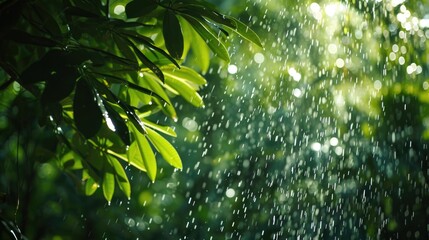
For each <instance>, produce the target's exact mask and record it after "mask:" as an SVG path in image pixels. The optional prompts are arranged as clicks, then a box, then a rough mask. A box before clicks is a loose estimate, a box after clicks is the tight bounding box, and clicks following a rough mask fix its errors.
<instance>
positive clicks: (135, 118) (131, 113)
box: [118, 100, 146, 134]
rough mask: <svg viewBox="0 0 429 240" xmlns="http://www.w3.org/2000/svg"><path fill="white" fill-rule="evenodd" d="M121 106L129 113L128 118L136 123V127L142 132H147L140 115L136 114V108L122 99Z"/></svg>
mask: <svg viewBox="0 0 429 240" xmlns="http://www.w3.org/2000/svg"><path fill="white" fill-rule="evenodd" d="M118 104H119V106H120V107H121V108H122V109H123V110H124V111H125V114H127V116H128V119H129V120H130V121H131V123H132V124H133V125H134V127H135V128H136V129H137V130H138V131H139V132H140V133H141V134H146V129H145V127H144V124H143V122H142V121H141V119H140V118H139V116H138V115H137V114H136V112H135V111H134V109H133V108H132V107H130V106H129V105H128V104H127V103H124V102H122V101H120V100H118Z"/></svg>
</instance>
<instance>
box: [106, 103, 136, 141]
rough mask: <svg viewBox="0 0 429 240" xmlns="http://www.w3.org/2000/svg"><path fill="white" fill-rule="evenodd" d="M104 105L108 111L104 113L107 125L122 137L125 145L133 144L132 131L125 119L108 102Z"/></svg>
mask: <svg viewBox="0 0 429 240" xmlns="http://www.w3.org/2000/svg"><path fill="white" fill-rule="evenodd" d="M104 107H105V109H106V112H107V114H104V118H105V120H106V123H107V126H108V127H109V129H110V130H112V131H113V132H114V133H116V134H117V135H118V136H119V137H120V138H121V140H122V141H123V142H124V143H125V145H127V146H129V145H130V144H131V140H130V131H129V130H128V127H127V124H126V123H125V121H124V119H123V118H122V117H121V115H120V114H119V113H118V112H116V111H115V110H114V109H113V108H112V107H111V106H110V105H109V104H108V103H107V102H104Z"/></svg>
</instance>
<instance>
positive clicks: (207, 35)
mask: <svg viewBox="0 0 429 240" xmlns="http://www.w3.org/2000/svg"><path fill="white" fill-rule="evenodd" d="M183 16H184V17H185V19H186V20H187V21H188V22H189V23H190V24H191V26H192V27H193V28H194V29H195V31H196V32H197V33H198V34H199V35H200V36H201V37H202V38H203V39H204V40H205V42H206V44H207V45H208V46H209V47H210V49H211V50H212V51H213V52H214V53H215V54H216V55H217V56H218V57H220V58H221V59H223V60H225V61H227V62H229V61H230V59H229V53H228V50H227V49H226V47H225V46H224V45H223V43H221V42H220V40H219V39H218V37H217V36H216V35H215V34H214V33H213V32H212V31H213V30H211V29H210V27H209V26H207V25H205V24H203V23H202V22H201V21H200V20H197V19H196V18H194V17H192V16H189V15H183Z"/></svg>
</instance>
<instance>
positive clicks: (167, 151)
mask: <svg viewBox="0 0 429 240" xmlns="http://www.w3.org/2000/svg"><path fill="white" fill-rule="evenodd" d="M147 134H148V137H149V140H150V142H151V143H152V144H153V146H155V148H156V150H157V151H158V152H159V153H160V154H161V155H162V157H163V158H164V160H165V161H167V162H168V163H169V164H170V165H171V166H173V167H175V168H179V169H182V160H181V159H180V156H179V154H178V153H177V151H176V149H175V148H174V147H173V146H172V145H171V144H170V143H169V142H168V141H167V140H165V138H163V137H162V136H161V135H159V134H158V133H157V132H155V131H154V130H152V129H149V128H148V129H147Z"/></svg>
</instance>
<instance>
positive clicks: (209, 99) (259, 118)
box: [0, 0, 429, 239]
mask: <svg viewBox="0 0 429 240" xmlns="http://www.w3.org/2000/svg"><path fill="white" fill-rule="evenodd" d="M126 2H127V1H111V12H112V13H114V12H115V11H116V10H117V11H118V12H119V10H120V9H122V8H121V7H118V6H122V7H123V10H122V11H125V12H126V13H127V14H131V15H132V16H133V14H146V11H149V10H151V9H152V10H153V9H155V8H154V7H155V6H154V3H153V1H141V2H140V3H138V2H139V1H136V0H134V1H132V2H131V3H129V4H130V5H126ZM163 2H168V1H161V3H163ZM183 2H186V1H183ZM195 2H200V1H195ZM212 2H213V4H214V5H216V6H217V8H218V9H220V10H219V11H216V13H213V12H212V13H210V14H208V13H207V14H205V15H204V14H201V16H202V17H203V18H204V19H206V20H209V21H212V22H213V21H214V22H216V23H218V24H220V25H222V29H221V30H219V29H217V31H219V35H214V36H215V37H216V36H217V37H219V38H218V39H223V38H227V39H228V41H226V42H223V41H222V42H221V43H222V45H223V47H221V48H216V46H219V44H218V43H217V42H216V40H215V39H213V38H212V37H213V34H212V35H210V33H211V32H210V31H208V32H204V29H206V28H205V27H206V25H205V24H207V23H203V24H198V23H195V22H193V21H195V19H199V18H196V17H195V16H194V15H193V14H198V13H199V11H201V8H194V7H191V8H189V9H187V10H180V7H179V8H178V9H179V10H177V11H179V12H180V13H177V14H176V15H174V14H173V15H172V12H171V10H167V11H166V12H165V14H163V15H162V18H161V19H162V21H165V22H167V23H168V24H167V26H164V27H161V28H159V33H160V34H161V33H162V34H163V35H165V36H170V37H168V38H169V39H171V38H174V39H177V38H178V39H180V33H178V32H177V31H168V29H169V28H170V27H171V28H175V27H174V26H177V24H178V23H179V24H180V25H181V26H182V30H183V31H182V33H183V39H186V36H189V34H194V35H192V36H194V38H193V40H192V41H191V42H190V43H189V45H187V44H186V41H185V42H184V45H183V46H184V48H183V49H182V48H180V46H177V45H175V43H176V42H175V41H170V42H168V41H167V40H166V42H165V43H163V42H161V45H157V44H158V43H157V42H156V39H155V43H156V44H155V46H162V49H164V50H163V51H166V52H168V53H169V54H171V56H172V57H173V59H175V58H176V57H177V56H180V55H181V53H182V52H187V50H190V52H189V54H188V56H187V57H186V58H185V57H183V59H184V62H183V64H185V66H188V67H190V69H194V70H196V71H199V72H200V73H201V75H202V76H204V78H205V79H206V80H207V84H206V82H205V81H204V82H203V80H202V78H198V79H200V80H199V81H198V82H195V83H194V84H199V85H204V87H203V88H202V89H201V90H199V91H198V95H199V96H201V101H200V100H199V99H197V101H194V100H195V98H192V97H185V96H189V95H187V91H186V90H185V89H187V88H180V85H174V84H175V83H177V82H176V81H175V80H180V79H183V78H182V77H181V75H176V78H174V77H171V76H172V74H174V73H175V71H174V69H175V68H176V66H174V64H172V63H171V61H170V62H169V59H166V61H165V63H167V64H169V65H168V68H167V67H164V68H160V69H161V70H162V71H163V76H164V78H165V79H164V83H165V84H168V85H170V86H172V88H173V93H176V92H178V93H179V94H180V95H182V96H183V98H174V99H173V98H172V99H171V101H170V99H166V101H170V102H171V104H170V105H168V106H171V107H174V109H177V110H178V112H180V113H181V114H178V116H177V122H174V121H171V120H167V119H168V117H169V116H170V117H171V115H168V113H170V114H171V109H168V108H166V109H164V110H160V111H161V112H164V113H165V116H167V117H164V116H163V115H162V114H158V115H153V116H152V115H151V116H146V115H141V116H144V117H148V118H147V120H145V121H143V123H144V124H148V122H149V124H150V123H151V122H152V123H159V122H165V123H168V124H171V125H172V126H174V129H175V134H174V135H177V136H178V137H176V138H175V139H174V140H171V145H172V146H174V147H175V149H176V150H177V152H178V155H180V158H181V159H182V161H181V162H180V163H181V165H179V162H177V161H175V160H174V159H177V158H175V157H174V156H176V155H175V153H174V152H173V151H172V150H171V149H172V147H170V146H169V145H168V146H167V147H165V148H164V149H165V151H162V150H161V151H155V152H157V153H156V155H155V156H147V157H148V158H153V157H154V158H158V157H161V156H162V158H163V159H165V160H166V161H156V163H157V167H156V169H157V170H156V181H155V182H152V181H151V179H152V177H150V175H149V177H148V176H146V175H145V174H141V172H140V170H141V169H143V166H146V165H143V166H141V167H140V168H141V169H139V167H138V166H139V165H137V168H136V167H132V166H126V165H124V167H123V169H124V174H126V176H128V178H129V183H130V186H131V189H132V192H130V199H127V198H126V197H124V196H123V194H122V195H121V194H119V192H118V191H115V192H114V193H109V192H108V191H107V192H106V191H104V192H103V191H97V192H95V193H94V196H92V197H86V196H85V195H84V194H82V193H80V192H78V191H77V189H78V188H76V185H75V184H74V182H73V181H74V180H76V181H77V182H81V179H80V178H78V179H75V178H74V177H73V175H71V176H70V175H69V174H70V172H69V171H64V164H66V163H67V161H65V162H64V161H63V162H62V165H58V163H57V161H47V160H48V159H50V158H53V157H54V156H55V155H56V154H53V153H58V147H57V144H58V143H57V142H55V141H54V142H52V137H50V135H46V133H45V131H43V129H41V127H40V125H39V123H37V122H34V121H32V119H31V117H32V116H33V112H34V111H31V110H32V109H38V108H39V107H38V104H39V103H38V102H34V101H29V100H28V98H13V97H11V96H10V95H5V94H3V95H2V102H3V103H4V104H2V105H1V108H2V113H3V115H1V116H0V128H1V129H2V134H1V135H0V141H2V142H5V147H4V148H2V150H1V151H0V157H1V159H12V161H2V164H3V166H4V167H3V166H2V169H5V170H4V172H5V174H2V176H1V177H0V180H1V184H2V185H1V186H2V193H3V192H4V193H6V194H5V195H4V196H3V195H2V208H1V211H2V213H3V212H5V213H6V214H7V215H5V216H7V217H8V218H5V219H2V223H3V225H4V226H5V229H11V230H12V231H13V232H17V230H18V228H20V229H21V231H22V232H23V233H24V235H26V236H29V237H31V238H35V239H45V238H46V239H48V238H54V237H55V238H57V239H76V238H95V239H98V238H102V239H104V238H106V239H313V238H314V239H427V238H428V237H429V230H428V229H429V221H428V219H429V204H428V203H429V186H428V184H429V180H428V179H429V162H428V161H429V159H428V158H429V149H428V148H429V146H428V144H429V140H428V139H429V130H428V126H429V108H428V103H429V97H428V96H429V95H428V91H429V65H428V59H427V58H428V56H429V55H428V54H429V50H428V47H429V45H428V44H429V41H427V38H429V19H428V14H429V5H428V4H427V3H426V2H425V1H403V0H389V1H377V0H374V1H359V0H356V1H352V0H341V1H334V0H332V1H328V0H326V1H309V0H300V1H286V0H268V1H261V0H259V1H212ZM136 4H146V5H145V6H144V8H143V7H140V8H139V7H130V6H133V5H136ZM214 5H212V4H207V5H206V6H205V7H206V8H212V7H214ZM127 6H128V7H127ZM115 9H116V10H115ZM118 9H119V10H118ZM152 10H151V11H152ZM142 11H143V12H142ZM218 12H225V13H228V15H230V16H234V18H232V17H229V18H228V20H225V18H222V19H219V15H218ZM177 15H178V16H179V17H178V18H177ZM175 16H176V18H175ZM237 19H239V20H240V22H242V23H244V24H246V25H248V26H250V27H251V29H253V30H255V32H256V33H257V34H258V35H259V36H260V38H261V42H262V45H263V48H261V47H260V46H258V45H259V44H252V43H251V41H253V42H255V43H258V42H259V40H257V39H256V38H255V35H254V34H253V33H250V35H249V34H247V35H246V31H245V29H246V28H244V27H242V26H241V25H239V24H237ZM85 21H88V22H91V19H89V18H88V19H86V20H85ZM177 21H178V22H177ZM184 22H187V23H189V24H190V25H192V26H194V25H196V26H197V27H196V28H195V31H192V32H191V33H186V30H185V29H186V27H189V26H188V25H186V26H185V25H183V23H184ZM149 23H150V22H148V23H147V24H149ZM234 26H235V27H236V28H235V30H234V29H230V28H231V27H234ZM147 27H148V26H142V27H141V29H147ZM213 29H216V28H213ZM239 29H242V31H241V34H237V33H236V32H237V31H239ZM188 30H189V29H188ZM224 30H225V31H229V33H228V36H227V35H226V34H224V33H223V31H224ZM148 31H149V30H148ZM195 35H197V36H196V37H195ZM237 35H241V38H240V37H239V36H237ZM198 36H200V37H198ZM201 37H202V38H205V42H206V43H207V44H204V40H202V39H201ZM129 38H130V41H131V43H134V42H135V40H134V39H131V37H129ZM37 40H38V41H41V40H40V39H37ZM245 40H250V42H249V41H245ZM213 41H215V42H213ZM178 42H179V43H180V41H178ZM43 43H44V44H45V45H49V44H51V43H50V42H43ZM201 43H203V44H201ZM162 44H164V45H165V48H164V45H162ZM125 45H127V46H128V50H129V51H135V49H134V48H133V45H131V44H129V43H126V44H125ZM143 45H144V44H143ZM136 47H139V45H137V46H136ZM144 49H146V48H144ZM152 50H153V51H155V52H156V51H157V50H156V49H152ZM225 50H227V51H226V53H228V54H227V55H225ZM11 51H12V50H11ZM118 51H120V52H121V53H124V57H125V58H128V57H127V56H126V55H125V51H126V50H119V49H118ZM210 52H212V53H211V54H215V55H217V56H219V58H217V59H212V58H210V57H209V58H208V59H205V58H201V57H200V58H199V57H198V56H199V55H198V54H202V53H210ZM143 53H145V52H143ZM161 55H162V54H161ZM121 56H122V55H121ZM204 56H210V55H204ZM103 59H104V58H102V59H100V60H99V61H102V60H103ZM94 61H95V62H97V61H98V60H97V61H96V60H95V59H94ZM94 61H93V62H94ZM133 61H137V62H138V63H142V64H144V62H145V60H144V58H143V57H141V56H140V57H139V56H138V54H135V56H134V60H133ZM228 61H229V62H228ZM155 63H156V64H158V62H155ZM148 65H150V64H149V63H148ZM145 66H146V67H147V68H148V71H147V72H148V73H149V75H150V76H151V79H155V80H156V79H157V81H158V82H161V81H162V80H161V78H162V77H161V76H160V74H157V69H156V68H151V67H150V66H147V65H145ZM181 70H182V71H183V72H181V74H185V75H186V74H187V71H188V70H187V68H184V67H182V68H181ZM189 71H190V70H189ZM63 72H67V73H68V74H67V76H70V77H69V78H68V79H73V78H74V77H73V76H74V74H75V73H74V71H73V70H70V68H68V67H67V66H66V67H62V68H59V69H58V71H55V73H56V74H53V75H50V78H49V79H55V78H56V77H57V75H58V74H62V73H63ZM158 73H159V72H158ZM2 74H3V75H4V76H5V77H4V79H7V77H6V76H7V75H6V74H5V73H2ZM145 74H146V72H145ZM9 76H11V75H10V74H9ZM31 76H33V74H32V75H31ZM94 77H96V78H97V79H98V78H104V77H106V79H107V80H108V81H114V80H115V79H112V78H107V76H104V77H103V76H102V75H96V76H94ZM49 81H51V80H49ZM49 81H48V80H46V86H44V89H49V88H50V87H49V86H50V83H49ZM65 81H67V79H66V80H65ZM51 84H52V86H51V87H52V88H55V89H56V87H55V83H54V82H52V83H51ZM75 84H76V86H74V85H73V87H71V86H72V83H70V85H66V86H69V87H70V88H67V87H64V88H61V91H55V94H53V95H48V96H45V97H43V92H42V93H41V94H42V95H41V96H42V97H41V100H40V101H42V102H43V101H46V102H50V101H61V99H62V98H63V96H66V95H68V94H70V90H68V89H71V88H73V89H80V88H82V89H87V88H83V87H82V86H81V85H82V83H80V80H78V81H76V83H75ZM116 84H119V83H116ZM136 84H137V83H136ZM186 84H188V85H189V86H194V85H193V84H190V83H189V82H186ZM160 85H161V84H160ZM142 87H145V89H148V87H147V86H146V85H143V86H142ZM175 87H176V88H177V87H179V88H180V89H182V91H181V92H180V91H179V90H177V91H176V92H174V89H176V88H175ZM9 88H11V91H12V90H14V91H17V89H18V90H19V86H17V85H16V84H13V85H10V86H9ZM128 88H132V87H131V85H128ZM136 90H137V91H138V89H136ZM195 90H197V89H195ZM28 91H30V92H31V91H32V90H31V88H30V89H28ZM46 91H47V90H46ZM75 91H76V90H75ZM84 91H85V90H82V92H84ZM97 91H98V90H97ZM127 91H129V92H132V90H128V89H127ZM140 92H141V91H140ZM115 93H116V92H115ZM88 94H91V93H86V95H88ZM92 94H93V93H92ZM158 95H159V96H160V98H165V97H164V96H163V95H161V94H158ZM105 96H106V97H107V95H105ZM140 96H141V95H140ZM168 96H169V97H170V95H168ZM118 97H123V96H121V95H119V96H118ZM145 97H146V98H150V99H151V100H152V101H153V102H154V103H157V104H159V103H162V102H163V100H162V99H160V98H158V97H156V96H150V97H148V96H145ZM124 99H126V98H124ZM173 100H174V101H173ZM103 101H105V100H101V102H102V103H103ZM106 101H108V99H106ZM98 102H100V101H97V103H98ZM203 102H204V108H200V109H196V108H195V107H194V106H202V103H203ZM12 103H13V104H15V105H17V104H20V105H19V106H22V107H21V108H7V106H11V104H12ZM132 103H133V104H132V106H135V104H134V103H135V102H132ZM189 103H191V104H189ZM81 105H82V104H78V106H79V108H82V107H85V106H81ZM105 105H106V104H105ZM192 105H194V106H192ZM12 106H13V105H12ZM98 106H99V105H98ZM106 106H110V105H108V104H107V105H106ZM118 106H119V105H118ZM118 106H111V107H112V108H113V110H108V109H107V108H106V109H105V111H112V112H115V111H117V109H118ZM164 106H165V105H164ZM50 107H52V111H54V112H55V111H58V110H55V109H58V108H59V107H58V105H52V106H50ZM86 107H89V108H91V106H86ZM119 107H121V108H122V106H119ZM100 109H101V108H100ZM122 109H123V110H121V111H123V113H122V115H120V116H122V117H124V116H126V115H127V114H126V113H124V112H126V111H127V108H126V107H125V109H124V108H122ZM133 109H134V111H136V112H138V111H142V112H144V111H149V110H150V109H149V110H147V107H146V108H142V109H139V110H137V109H135V108H133ZM143 109H144V110H143ZM76 110H77V109H76ZM80 110H82V109H80ZM101 110H102V109H101ZM102 111H103V110H102ZM92 114H95V115H97V114H98V113H96V112H95V111H93V112H92ZM98 115H99V114H98ZM110 115H112V121H114V120H113V119H117V118H115V117H113V115H114V114H110ZM110 115H109V116H110ZM29 116H30V118H29ZM101 116H104V115H103V114H101ZM127 116H128V115H127ZM131 116H133V115H132V113H131ZM128 117H129V116H128ZM52 118H54V119H57V118H58V119H60V118H61V115H55V114H53V115H52ZM28 119H30V120H28ZM103 119H105V118H101V122H102V123H103V124H104V123H105V120H103ZM92 120H94V118H91V121H92ZM55 121H56V120H55ZM83 121H84V122H85V120H83ZM97 121H98V122H100V120H97ZM20 126H27V128H26V130H25V131H20V134H18V135H17V134H14V132H13V130H14V129H19V127H20ZM115 126H116V124H115ZM127 126H128V128H131V129H132V131H131V132H138V129H133V128H136V127H138V125H137V126H136V125H134V123H131V124H130V123H129V122H127ZM145 126H146V125H145ZM102 128H103V127H101V129H102ZM104 128H106V130H107V126H105V127H104ZM81 129H83V128H81ZM163 129H164V132H162V131H161V130H163ZM30 130H31V131H30ZM90 130H93V129H92V128H88V131H86V130H84V131H83V132H85V133H86V134H88V135H91V134H90V132H89V131H90ZM155 130H157V131H154V130H149V131H150V133H149V132H148V133H147V134H149V135H150V134H152V135H151V137H150V138H149V141H147V140H146V137H140V138H141V139H140V140H139V138H138V137H137V138H132V140H133V143H132V144H131V146H130V147H129V149H128V150H127V151H128V152H130V151H131V152H135V153H133V154H131V155H130V156H131V157H132V156H135V155H137V154H139V153H138V152H139V151H140V150H141V149H144V148H145V147H144V145H148V144H151V145H150V146H154V149H157V150H159V149H158V148H157V144H161V145H162V144H163V143H164V144H165V142H164V141H165V140H163V139H164V138H162V139H159V138H158V135H159V133H157V132H161V133H162V134H168V133H171V132H169V130H168V129H166V128H158V129H155ZM42 132H43V133H44V134H41V133H42ZM156 134H158V135H156ZM51 135H55V133H51ZM83 135H84V136H85V134H83ZM132 135H133V136H137V134H132ZM6 136H8V137H9V138H6ZM138 136H145V135H138ZM125 139H128V137H126V136H125V135H122V136H120V135H119V136H118V139H117V140H118V141H120V142H121V141H122V142H124V141H126V140H125ZM134 139H136V140H134ZM24 143H25V144H24ZM133 144H134V145H133ZM169 144H170V143H169ZM37 145H40V146H42V145H43V146H45V148H47V149H48V150H50V151H43V152H40V153H39V152H35V151H31V150H32V149H37V148H36V146H37ZM24 146H25V147H24ZM110 149H111V150H112V151H116V150H115V148H110ZM30 152H31V153H32V154H33V155H34V154H46V153H50V154H51V155H49V156H50V157H45V155H43V156H44V157H43V158H40V157H39V158H36V157H30V155H29V153H30ZM33 152H34V153H33ZM52 152H53V153H52ZM94 154H95V153H94ZM144 154H145V153H144V152H143V153H141V155H144ZM33 155H31V156H33ZM34 156H37V155H34ZM169 156H170V157H171V156H173V160H171V159H170V158H169ZM16 159H18V160H19V161H18V162H16V161H15V160H16ZM36 159H47V160H46V161H40V160H36ZM63 159H64V158H63ZM69 159H72V158H69ZM108 159H110V158H108ZM169 159H170V160H169ZM33 161H34V163H32V164H30V162H33ZM174 164H176V165H174ZM170 165H173V166H175V167H178V168H179V167H182V170H181V171H177V170H174V168H172V167H171V166H170ZM66 166H67V164H66ZM111 166H114V163H111ZM145 169H146V168H145ZM106 173H110V172H109V171H106ZM120 175H123V174H122V173H121V174H119V173H118V174H116V176H117V177H116V179H115V181H116V182H117V186H121V185H120V184H118V183H121V179H122V180H124V179H123V178H121V177H118V176H120ZM17 183H18V184H19V185H17ZM16 186H19V187H16ZM3 189H5V190H3ZM106 189H108V188H107V187H106ZM89 190H91V189H89ZM122 190H123V189H122ZM110 194H111V195H110ZM103 195H104V196H103ZM106 195H108V196H111V199H112V200H111V204H110V205H109V204H107V203H106V200H105V198H106ZM16 196H21V198H20V199H21V203H20V207H19V208H18V211H17V214H16V215H15V214H14V212H15V208H14V207H15V206H16ZM24 196H26V197H24ZM108 196H107V197H108ZM6 207H9V209H8V210H5V209H6ZM15 216H16V219H17V220H16V221H15V220H14V217H15ZM36 219H37V221H36ZM15 224H16V225H15ZM15 228H16V229H15Z"/></svg>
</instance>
